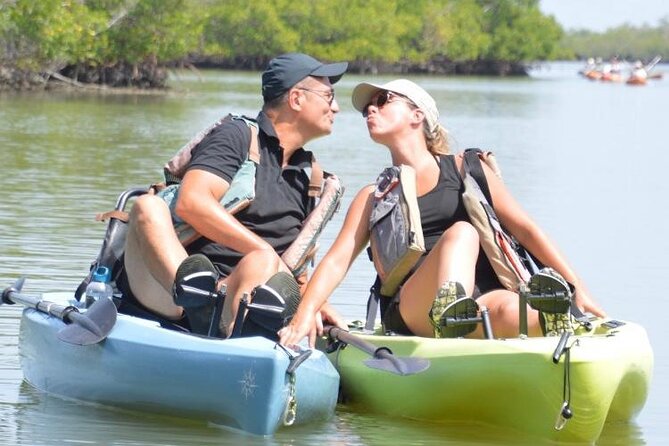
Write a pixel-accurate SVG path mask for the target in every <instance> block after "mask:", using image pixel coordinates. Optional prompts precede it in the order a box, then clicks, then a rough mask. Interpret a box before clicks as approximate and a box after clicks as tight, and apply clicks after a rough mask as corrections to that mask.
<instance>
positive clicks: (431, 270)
mask: <svg viewBox="0 0 669 446" xmlns="http://www.w3.org/2000/svg"><path fill="white" fill-rule="evenodd" d="M353 105H354V107H355V108H356V109H357V110H359V111H361V112H362V115H363V116H364V117H365V118H366V122H367V128H368V130H369V134H370V136H371V138H372V139H373V140H374V141H375V142H377V143H379V144H382V145H384V146H386V147H387V148H388V150H389V151H390V156H391V158H392V163H393V165H395V166H398V165H400V164H405V165H410V166H411V167H413V168H414V170H415V171H416V189H417V195H418V205H419V208H420V214H421V223H422V227H423V233H424V238H425V247H426V250H427V253H426V254H425V255H424V256H423V258H422V259H421V260H422V262H421V263H419V266H417V267H415V268H414V270H413V273H412V274H411V275H410V276H409V277H408V278H407V279H406V280H405V282H404V283H403V285H402V287H401V289H400V291H399V293H398V294H397V295H396V296H395V297H394V298H392V300H391V302H390V303H389V304H388V306H387V307H386V309H385V311H384V315H383V322H384V324H385V325H386V328H387V329H390V330H392V331H395V332H397V333H400V334H414V335H418V336H425V337H433V336H434V335H435V326H434V322H433V320H432V318H431V315H432V310H433V305H434V303H435V298H436V297H437V296H438V295H439V296H440V297H441V296H443V295H444V294H448V293H454V292H457V293H458V295H459V294H460V293H461V292H462V290H461V288H464V293H465V294H466V295H467V296H473V297H475V298H476V299H477V302H478V304H479V305H481V306H483V305H484V306H486V307H487V308H488V310H489V314H490V318H491V321H492V325H493V327H494V330H495V335H496V336H498V337H515V336H517V335H518V303H519V298H518V294H517V293H514V292H511V291H508V290H505V289H500V288H501V287H500V285H499V282H498V281H497V279H496V277H494V273H493V272H492V269H491V268H490V267H489V265H487V268H486V265H485V264H486V262H487V261H486V262H482V261H479V256H480V257H482V258H483V257H485V254H483V251H482V250H480V249H479V238H478V234H477V232H476V230H475V228H474V227H473V226H472V224H471V223H470V222H469V218H468V217H467V214H466V211H465V208H464V205H463V202H462V191H463V183H462V178H461V176H460V174H459V172H460V171H461V168H462V162H463V158H462V156H461V155H459V156H454V155H450V154H449V149H448V144H447V133H446V130H445V129H444V128H443V127H442V126H441V125H440V124H439V122H438V119H439V112H438V110H437V107H436V103H435V101H434V99H433V98H432V97H431V96H430V95H429V94H428V93H427V92H426V91H425V90H423V89H422V88H421V87H419V86H418V85H416V84H414V83H413V82H411V81H408V80H405V79H398V80H394V81H391V82H388V83H387V84H385V85H374V84H369V83H362V84H359V85H358V86H357V87H356V88H355V89H354V90H353ZM482 167H483V170H484V173H485V176H486V179H487V182H488V186H489V189H490V192H491V196H492V200H493V203H494V204H495V211H496V213H497V216H498V218H499V220H500V221H501V223H502V225H503V226H504V227H505V228H506V229H507V230H508V231H510V232H511V233H512V234H513V235H514V236H515V237H516V239H518V241H519V242H520V243H521V244H522V245H523V246H525V247H526V248H527V249H528V250H529V251H530V252H532V254H533V255H534V256H535V257H536V258H537V259H538V260H539V261H540V262H541V263H543V264H544V265H546V266H550V267H552V268H554V269H555V270H556V271H557V272H558V273H560V274H561V275H562V276H563V277H564V278H565V279H566V280H567V281H569V282H570V283H572V284H573V285H574V286H575V294H574V300H575V303H576V305H577V306H578V307H579V308H580V309H581V310H582V311H587V312H590V313H593V314H595V315H597V316H603V315H604V313H603V311H602V310H601V309H600V308H599V307H598V306H597V305H596V304H595V303H594V302H593V300H592V299H591V298H590V296H589V295H588V292H587V291H586V289H585V288H584V286H583V285H582V283H581V281H580V280H579V279H578V277H577V276H576V274H575V273H574V271H573V270H572V269H571V267H570V266H569V265H568V264H567V262H566V260H565V259H564V258H563V257H562V255H561V254H560V253H559V252H558V250H557V248H556V247H555V246H554V245H553V243H552V242H551V241H550V240H549V239H548V238H547V236H546V235H545V234H544V233H543V232H542V231H541V230H540V229H539V227H538V226H537V225H536V224H535V223H534V222H533V221H532V220H531V219H530V217H529V216H528V215H527V214H526V213H525V212H524V211H523V210H522V209H521V208H520V206H519V205H518V203H517V202H516V201H515V200H514V199H513V197H512V196H511V194H510V193H509V191H508V190H507V188H506V187H505V186H504V184H503V183H502V181H501V180H500V179H499V178H497V176H496V175H495V174H494V173H492V171H491V170H490V169H489V168H488V167H487V166H485V165H484V164H482ZM374 189H375V187H374V185H370V186H366V187H364V188H363V189H362V190H361V191H360V192H358V194H357V195H356V197H355V198H354V199H353V202H352V203H351V206H350V208H349V210H348V214H347V216H346V219H345V221H344V225H343V226H342V228H341V230H340V232H339V235H338V236H337V238H336V240H335V242H334V244H333V245H332V247H331V248H330V250H329V251H328V253H327V254H326V256H325V257H324V258H323V260H322V261H321V262H320V264H319V265H318V267H317V268H316V270H315V271H314V274H313V277H312V278H311V280H310V281H309V284H308V286H307V290H306V292H305V295H304V297H303V300H302V303H301V304H300V307H299V309H298V311H297V313H296V315H295V317H294V318H293V320H292V322H291V324H290V325H289V326H287V327H285V328H284V329H282V330H281V331H280V332H279V335H280V342H281V343H282V344H284V345H289V346H290V345H295V344H297V343H298V342H299V341H300V340H301V339H302V338H303V337H304V336H306V335H309V338H310V339H309V342H310V345H313V343H314V340H315V336H316V332H318V333H319V334H321V332H322V322H321V320H320V317H316V316H317V315H318V310H319V309H320V308H321V306H322V305H323V304H324V303H326V301H327V298H328V296H330V294H331V293H332V292H333V291H334V289H335V288H336V287H337V285H339V283H340V282H341V281H342V280H343V278H344V276H345V274H346V272H347V271H348V269H349V267H350V266H351V264H352V263H353V261H354V260H355V258H356V257H357V256H358V254H360V252H361V251H362V250H363V249H364V248H365V247H366V246H367V243H368V241H369V233H370V227H369V217H370V213H371V210H372V205H373V196H374ZM482 265H483V266H482ZM454 285H457V287H456V286H454ZM458 289H460V290H459V291H458ZM323 310H324V311H323V313H324V314H323V315H322V316H323V318H324V319H328V320H330V321H331V322H334V323H338V324H339V325H342V321H341V319H340V318H339V317H338V316H337V315H336V314H335V313H333V312H332V311H331V310H329V308H328V307H323ZM325 313H327V314H325ZM437 316H438V315H437ZM528 327H529V333H530V334H531V335H540V334H541V328H540V324H539V315H538V312H537V311H534V310H532V309H529V308H528ZM471 336H478V337H481V336H482V329H481V328H480V327H479V328H477V330H476V331H475V332H474V333H472V335H471Z"/></svg>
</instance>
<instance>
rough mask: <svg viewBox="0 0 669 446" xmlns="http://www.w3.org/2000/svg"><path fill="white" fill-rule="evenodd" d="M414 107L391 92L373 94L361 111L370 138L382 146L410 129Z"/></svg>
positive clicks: (405, 99)
mask: <svg viewBox="0 0 669 446" xmlns="http://www.w3.org/2000/svg"><path fill="white" fill-rule="evenodd" d="M415 109H416V106H415V105H414V104H413V103H412V102H411V101H410V100H409V99H408V98H406V97H404V96H401V95H399V94H397V93H393V92H392V91H387V90H381V91H379V92H377V93H375V94H374V95H373V96H372V98H371V100H370V102H369V104H367V106H366V107H365V108H364V109H363V112H362V116H363V117H365V118H366V120H367V130H368V131H369V135H370V136H371V138H372V139H373V140H374V141H376V142H378V143H380V144H383V143H384V142H385V141H387V140H388V139H389V138H392V137H396V136H397V135H400V134H401V133H402V132H404V131H407V130H408V129H410V128H411V125H410V124H411V119H410V118H411V115H412V114H413V113H414V110H415Z"/></svg>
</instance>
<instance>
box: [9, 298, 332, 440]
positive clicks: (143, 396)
mask: <svg viewBox="0 0 669 446" xmlns="http://www.w3.org/2000/svg"><path fill="white" fill-rule="evenodd" d="M66 297H67V295H63V294H62V293H58V294H55V293H52V294H45V295H44V296H43V299H44V300H49V301H53V302H65V303H67V299H66ZM69 303H71V302H69ZM64 326H65V324H64V323H63V322H62V321H60V320H59V319H57V318H54V317H51V316H48V315H46V314H44V313H41V312H38V311H36V310H34V309H30V308H26V309H25V310H24V312H23V315H22V319H21V329H20V337H19V351H20V358H21V367H22V369H23V373H24V376H25V379H26V381H28V382H29V383H30V384H31V385H33V386H34V387H36V388H37V389H39V390H41V391H44V392H47V393H50V394H55V395H59V396H63V397H67V398H73V399H77V400H82V401H87V402H94V403H100V404H104V405H112V406H117V407H122V408H127V409H132V410H142V411H144V410H147V411H151V412H154V413H164V414H168V415H175V416H178V417H183V418H194V419H203V420H206V421H208V422H211V423H214V424H219V425H222V426H226V427H229V428H232V429H236V430H241V431H246V432H249V433H251V434H256V435H272V434H273V433H274V432H275V431H276V430H277V429H279V428H280V427H282V426H283V425H284V424H286V417H285V413H286V408H287V405H288V402H289V399H290V396H291V389H294V395H295V401H296V403H297V406H296V419H295V424H303V423H307V422H311V421H316V420H322V419H327V418H329V417H330V416H332V414H333V413H334V409H335V406H336V402H337V392H338V387H339V375H338V374H337V372H336V370H335V369H334V367H333V366H332V365H331V364H330V362H329V361H328V360H327V358H326V357H325V356H324V355H323V354H322V353H321V352H318V351H313V352H312V353H311V355H310V356H309V357H308V358H307V359H306V360H305V361H304V362H303V363H302V364H301V365H299V366H298V367H297V370H296V372H295V375H294V377H295V379H294V385H293V384H291V379H290V375H288V374H287V373H286V370H287V368H288V366H289V363H290V359H289V356H288V353H287V352H286V351H285V350H283V349H282V348H279V347H277V346H276V344H275V343H274V342H272V341H270V340H267V339H265V338H262V337H250V338H240V339H230V340H222V339H208V338H204V337H199V336H194V335H190V334H187V333H182V332H176V331H170V330H166V329H164V328H161V327H160V326H159V325H158V324H157V323H154V322H151V321H147V320H144V319H140V318H136V317H132V316H128V315H124V314H119V315H118V319H117V322H116V324H115V325H114V328H113V329H112V331H111V332H110V334H109V336H108V337H107V339H105V340H104V341H102V342H100V343H98V344H93V345H88V346H78V345H71V344H68V343H65V342H62V341H60V340H59V339H58V337H57V333H58V331H59V330H60V329H62V328H63V327H64Z"/></svg>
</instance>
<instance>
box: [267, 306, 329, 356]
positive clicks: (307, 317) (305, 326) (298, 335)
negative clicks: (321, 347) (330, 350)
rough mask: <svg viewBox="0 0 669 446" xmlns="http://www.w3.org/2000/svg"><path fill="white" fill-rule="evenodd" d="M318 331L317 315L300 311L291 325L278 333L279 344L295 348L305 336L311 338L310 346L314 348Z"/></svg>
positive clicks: (321, 327) (321, 326)
mask: <svg viewBox="0 0 669 446" xmlns="http://www.w3.org/2000/svg"><path fill="white" fill-rule="evenodd" d="M318 319H320V317H319V318H318ZM317 330H318V327H317V325H316V313H314V312H312V311H300V309H298V311H297V313H295V316H293V320H291V321H290V324H288V325H287V326H285V327H283V328H282V329H281V330H279V331H278V335H279V344H281V345H285V346H286V347H290V348H295V347H296V346H297V344H298V343H299V342H300V341H301V340H302V339H304V337H305V336H309V346H310V347H311V348H313V347H314V345H315V343H316V332H317ZM320 330H321V332H322V331H323V324H322V323H321V324H320Z"/></svg>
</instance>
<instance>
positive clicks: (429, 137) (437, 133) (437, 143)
mask: <svg viewBox="0 0 669 446" xmlns="http://www.w3.org/2000/svg"><path fill="white" fill-rule="evenodd" d="M425 142H426V144H427V150H428V151H429V152H430V153H431V154H432V155H448V154H449V153H450V147H449V146H448V131H447V130H446V129H445V128H444V127H443V126H442V125H441V124H437V128H436V129H434V132H429V130H428V129H427V123H426V126H425Z"/></svg>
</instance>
